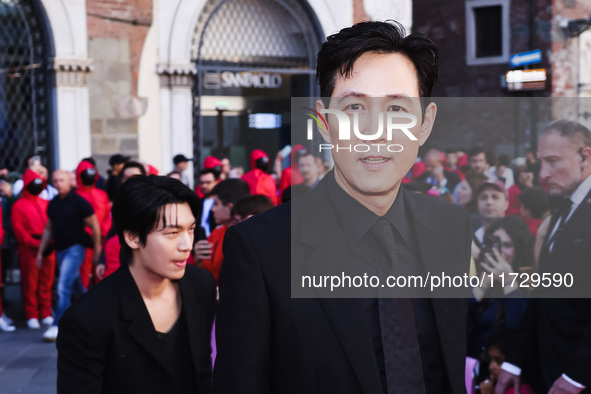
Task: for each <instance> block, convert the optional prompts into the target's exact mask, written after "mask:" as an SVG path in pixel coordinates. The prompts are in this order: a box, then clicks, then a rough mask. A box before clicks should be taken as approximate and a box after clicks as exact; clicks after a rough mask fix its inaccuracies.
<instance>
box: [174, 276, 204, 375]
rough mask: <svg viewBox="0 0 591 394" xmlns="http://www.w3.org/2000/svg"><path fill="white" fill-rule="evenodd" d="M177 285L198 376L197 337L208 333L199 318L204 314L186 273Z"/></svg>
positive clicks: (198, 352)
mask: <svg viewBox="0 0 591 394" xmlns="http://www.w3.org/2000/svg"><path fill="white" fill-rule="evenodd" d="M179 286H180V288H181V299H182V300H183V301H182V302H183V306H182V308H183V310H184V312H185V318H186V320H187V331H188V332H189V333H190V335H189V344H190V346H191V356H192V357H193V367H194V368H195V372H196V373H197V375H196V376H199V372H200V371H199V365H200V362H199V357H200V355H201V351H202V349H200V345H201V344H200V342H199V338H204V335H205V336H208V337H209V334H206V333H204V332H202V331H203V324H200V319H203V318H204V316H205V314H204V313H203V309H202V307H201V305H200V304H199V301H198V299H197V294H196V293H195V290H194V289H193V288H192V287H191V284H190V283H189V281H188V280H187V275H186V274H185V276H183V277H182V278H181V280H179ZM200 350H201V351H200Z"/></svg>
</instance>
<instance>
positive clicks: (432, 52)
mask: <svg viewBox="0 0 591 394" xmlns="http://www.w3.org/2000/svg"><path fill="white" fill-rule="evenodd" d="M405 34H406V32H405V30H404V27H403V26H402V25H401V24H400V23H398V22H396V21H393V20H389V21H386V22H377V21H369V22H361V23H357V24H355V25H353V26H351V27H347V28H345V29H342V30H341V31H340V32H338V33H336V34H333V35H331V36H329V37H328V38H327V39H326V42H324V44H322V47H321V48H320V51H319V52H318V60H317V63H316V79H317V80H318V83H319V84H320V95H321V96H322V97H330V96H331V95H332V92H333V91H334V87H335V82H336V76H337V73H339V74H340V75H341V76H343V77H349V76H350V75H351V73H352V71H353V65H354V64H355V61H356V60H357V59H358V58H359V57H360V56H361V55H363V54H364V53H366V52H377V53H382V54H388V53H400V54H402V55H405V56H406V57H408V59H409V60H410V61H411V62H412V63H413V64H414V67H415V69H416V72H417V79H418V83H419V86H418V88H419V96H420V97H431V92H432V91H433V86H435V83H436V82H437V75H438V56H437V47H436V46H435V44H434V43H433V42H432V41H431V40H430V39H429V37H427V36H426V35H424V34H421V33H411V34H410V35H408V36H406V37H405Z"/></svg>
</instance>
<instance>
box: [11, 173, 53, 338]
mask: <svg viewBox="0 0 591 394" xmlns="http://www.w3.org/2000/svg"><path fill="white" fill-rule="evenodd" d="M23 182H24V189H23V191H22V193H21V198H19V199H18V201H17V202H16V203H15V204H14V205H13V206H12V212H11V221H12V229H13V231H14V235H15V237H16V240H17V242H18V257H19V263H20V269H21V290H22V292H23V304H24V307H25V315H26V317H27V326H28V327H29V329H32V330H35V329H39V328H41V323H42V324H45V325H51V324H52V323H53V317H52V316H51V287H52V285H53V279H54V272H55V255H54V253H53V248H47V250H46V251H44V252H43V259H42V261H41V267H37V266H36V264H35V260H36V257H37V252H38V250H39V245H40V244H41V234H42V233H43V228H44V227H45V224H46V223H47V206H48V205H49V201H47V200H44V199H42V198H40V197H39V194H40V193H41V192H42V191H43V189H45V186H46V184H47V182H46V180H45V179H44V178H43V177H42V176H41V175H39V174H37V173H35V172H33V171H31V170H30V169H28V170H27V171H26V172H25V173H24V175H23Z"/></svg>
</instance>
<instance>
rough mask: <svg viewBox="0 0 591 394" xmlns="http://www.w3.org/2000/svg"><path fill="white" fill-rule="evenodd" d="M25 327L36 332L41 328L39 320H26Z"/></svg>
mask: <svg viewBox="0 0 591 394" xmlns="http://www.w3.org/2000/svg"><path fill="white" fill-rule="evenodd" d="M27 327H29V330H38V329H40V328H41V324H39V319H37V318H35V317H34V318H31V319H29V320H27Z"/></svg>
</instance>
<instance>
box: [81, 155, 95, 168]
mask: <svg viewBox="0 0 591 394" xmlns="http://www.w3.org/2000/svg"><path fill="white" fill-rule="evenodd" d="M80 161H85V162H87V163H90V164H92V165H93V166H94V167H96V160H94V158H93V157H92V156H91V157H85V158H84V159H82V160H80Z"/></svg>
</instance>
